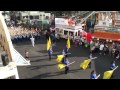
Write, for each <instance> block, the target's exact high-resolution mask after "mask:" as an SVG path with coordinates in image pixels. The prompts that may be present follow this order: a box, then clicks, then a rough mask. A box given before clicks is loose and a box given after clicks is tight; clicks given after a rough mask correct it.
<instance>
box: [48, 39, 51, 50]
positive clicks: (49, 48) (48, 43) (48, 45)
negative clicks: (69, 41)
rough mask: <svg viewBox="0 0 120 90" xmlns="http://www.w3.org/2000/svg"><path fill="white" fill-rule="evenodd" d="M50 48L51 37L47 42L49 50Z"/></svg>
mask: <svg viewBox="0 0 120 90" xmlns="http://www.w3.org/2000/svg"><path fill="white" fill-rule="evenodd" d="M50 46H51V39H50V37H49V40H48V41H47V50H49V49H50Z"/></svg>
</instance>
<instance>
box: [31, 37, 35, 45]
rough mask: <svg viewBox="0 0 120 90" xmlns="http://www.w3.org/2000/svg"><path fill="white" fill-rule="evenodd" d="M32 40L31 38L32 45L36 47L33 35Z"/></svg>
mask: <svg viewBox="0 0 120 90" xmlns="http://www.w3.org/2000/svg"><path fill="white" fill-rule="evenodd" d="M30 40H31V43H32V46H33V47H34V46H35V38H34V37H33V36H32V37H31V38H30Z"/></svg>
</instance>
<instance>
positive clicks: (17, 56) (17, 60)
mask: <svg viewBox="0 0 120 90" xmlns="http://www.w3.org/2000/svg"><path fill="white" fill-rule="evenodd" d="M14 61H15V63H16V65H17V66H27V65H31V64H30V62H29V61H28V60H26V59H25V58H24V57H23V56H22V55H21V54H20V53H19V52H18V51H17V50H15V49H14Z"/></svg>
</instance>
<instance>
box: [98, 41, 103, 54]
mask: <svg viewBox="0 0 120 90" xmlns="http://www.w3.org/2000/svg"><path fill="white" fill-rule="evenodd" d="M103 49H104V44H103V43H101V44H100V48H99V50H100V53H99V54H102V53H103Z"/></svg>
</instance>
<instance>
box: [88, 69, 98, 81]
mask: <svg viewBox="0 0 120 90" xmlns="http://www.w3.org/2000/svg"><path fill="white" fill-rule="evenodd" d="M96 77H97V75H96V72H95V71H94V70H93V71H92V72H91V74H90V79H95V78H96Z"/></svg>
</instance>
